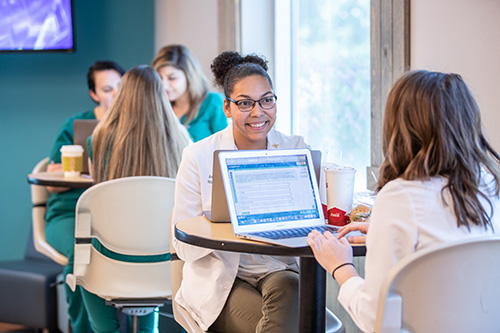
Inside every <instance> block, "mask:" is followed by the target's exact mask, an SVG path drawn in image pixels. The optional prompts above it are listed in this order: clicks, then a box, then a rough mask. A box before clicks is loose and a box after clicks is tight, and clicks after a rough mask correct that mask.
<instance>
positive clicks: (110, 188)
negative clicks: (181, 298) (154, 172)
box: [66, 177, 175, 331]
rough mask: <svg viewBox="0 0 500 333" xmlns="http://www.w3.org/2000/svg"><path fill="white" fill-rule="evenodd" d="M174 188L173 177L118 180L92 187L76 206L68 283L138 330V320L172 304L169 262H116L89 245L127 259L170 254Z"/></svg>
mask: <svg viewBox="0 0 500 333" xmlns="http://www.w3.org/2000/svg"><path fill="white" fill-rule="evenodd" d="M174 187H175V180H174V179H170V178H164V177H127V178H120V179H115V180H111V181H107V182H103V183H100V184H97V185H94V186H93V187H91V188H89V189H88V190H87V191H85V192H84V193H83V194H82V195H81V197H80V199H79V200H78V203H77V206H76V227H75V258H74V268H73V272H74V273H73V274H68V275H67V277H66V283H67V284H68V285H69V286H70V287H71V289H72V290H74V289H75V287H76V285H77V284H78V285H81V286H83V288H85V289H86V290H88V291H89V292H91V293H94V294H96V295H99V296H100V297H102V298H104V299H105V300H106V301H107V302H108V304H111V305H113V306H115V307H117V308H119V309H120V310H121V311H122V312H124V313H126V314H128V315H131V316H132V329H133V330H134V331H135V330H136V329H137V323H138V322H137V316H139V315H146V314H149V313H151V312H152V311H154V309H155V308H156V307H158V306H161V305H163V304H165V303H166V302H168V301H169V300H170V299H171V296H172V291H171V283H170V260H165V261H160V262H148V263H132V262H123V261H118V260H113V259H111V258H108V257H107V256H104V255H103V254H101V253H100V252H98V251H97V250H96V249H95V248H94V247H93V246H92V245H91V240H92V239H93V238H95V239H97V240H99V241H100V243H101V244H102V245H103V246H104V247H106V248H107V249H109V250H111V251H113V252H116V253H119V254H123V255H136V256H138V255H160V254H168V253H169V252H170V232H169V227H170V224H169V218H170V213H171V211H172V208H173V202H174Z"/></svg>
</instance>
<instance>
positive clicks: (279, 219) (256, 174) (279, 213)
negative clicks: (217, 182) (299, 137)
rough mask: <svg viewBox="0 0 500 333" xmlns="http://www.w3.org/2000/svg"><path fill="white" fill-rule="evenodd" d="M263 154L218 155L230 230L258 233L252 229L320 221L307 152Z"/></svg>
mask: <svg viewBox="0 0 500 333" xmlns="http://www.w3.org/2000/svg"><path fill="white" fill-rule="evenodd" d="M267 152H268V153H265V152H264V151H253V152H252V151H233V152H221V153H220V154H219V158H220V159H221V161H220V162H221V168H222V173H223V179H224V187H225V188H226V195H227V196H228V208H229V211H230V214H232V216H231V221H232V222H233V227H234V222H237V226H238V227H241V228H242V229H251V231H259V230H260V229H258V228H257V229H254V228H255V227H257V226H263V228H264V229H263V230H273V229H275V227H274V226H279V227H280V228H283V227H284V225H285V224H286V225H290V228H294V227H296V226H302V225H304V223H306V224H308V223H307V221H310V222H311V224H313V225H314V224H318V221H321V219H323V221H324V218H323V217H322V215H323V214H322V208H321V203H320V199H319V197H318V191H317V183H316V177H315V175H314V167H313V165H312V160H311V155H310V152H309V150H307V149H301V150H294V151H293V152H291V151H287V150H273V151H267ZM226 153H227V154H226ZM253 154H255V155H257V156H252V155H253ZM221 155H222V156H221ZM228 190H229V191H228ZM228 192H229V193H228ZM233 219H235V220H236V221H233ZM287 227H288V226H287ZM248 231H250V230H248Z"/></svg>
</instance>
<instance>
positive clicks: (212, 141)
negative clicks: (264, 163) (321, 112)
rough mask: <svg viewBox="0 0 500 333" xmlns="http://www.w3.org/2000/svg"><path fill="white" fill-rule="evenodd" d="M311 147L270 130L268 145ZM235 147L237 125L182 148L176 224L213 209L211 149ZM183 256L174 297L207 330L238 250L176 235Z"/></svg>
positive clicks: (234, 271) (231, 276)
mask: <svg viewBox="0 0 500 333" xmlns="http://www.w3.org/2000/svg"><path fill="white" fill-rule="evenodd" d="M286 148H309V147H308V146H307V145H306V143H305V142H304V139H303V138H302V137H301V136H287V135H284V134H282V133H280V132H278V131H276V130H274V129H273V130H271V131H270V132H269V133H268V135H267V149H286ZM218 149H224V150H233V149H236V145H235V143H234V136H233V127H232V126H231V125H230V126H228V127H227V128H226V129H224V130H222V131H220V132H218V133H215V134H213V135H211V136H210V137H208V138H206V139H203V140H201V141H198V142H196V143H195V144H193V145H191V146H189V147H187V148H185V149H184V152H183V155H182V162H181V165H180V167H179V172H178V174H177V179H176V186H175V205H174V210H173V215H172V235H174V232H173V226H174V225H175V224H176V223H177V222H179V221H182V220H185V219H188V218H192V217H196V216H201V215H202V214H203V213H202V212H203V211H209V210H210V209H211V200H212V198H211V195H212V166H213V152H214V151H215V150H218ZM172 243H173V246H174V248H175V250H176V252H177V255H178V256H179V258H181V259H182V260H184V261H185V262H186V263H185V265H184V271H183V280H182V284H181V287H180V289H179V291H178V293H177V295H175V300H176V302H178V303H179V304H180V305H181V306H183V307H184V308H186V309H187V311H188V312H189V313H190V314H191V316H192V317H193V318H194V319H195V320H196V321H197V322H198V324H199V325H200V327H201V328H202V329H203V330H207V329H208V328H209V327H210V326H211V325H212V324H213V323H214V321H215V320H216V319H217V317H218V316H219V314H220V312H221V311H222V308H223V307H224V304H225V302H226V299H227V297H228V295H229V292H230V291H231V288H232V286H233V283H234V280H235V278H236V275H237V273H238V266H239V262H240V254H239V253H237V252H225V251H216V250H211V249H205V248H201V247H197V246H192V245H188V244H185V243H182V242H179V241H178V240H177V239H175V236H172Z"/></svg>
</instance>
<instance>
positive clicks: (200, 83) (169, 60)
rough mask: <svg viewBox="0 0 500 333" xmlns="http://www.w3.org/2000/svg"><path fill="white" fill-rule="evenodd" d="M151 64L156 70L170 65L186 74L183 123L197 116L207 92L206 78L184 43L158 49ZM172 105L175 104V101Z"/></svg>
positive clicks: (187, 122)
mask: <svg viewBox="0 0 500 333" xmlns="http://www.w3.org/2000/svg"><path fill="white" fill-rule="evenodd" d="M151 66H152V67H153V68H154V69H155V70H157V71H158V70H160V68H162V67H165V66H172V67H175V68H177V69H179V70H181V71H182V72H184V75H186V81H187V91H188V96H189V110H188V112H187V113H186V116H185V120H184V124H186V125H187V124H189V122H190V121H191V120H193V119H194V118H196V117H197V116H198V112H199V111H200V107H201V104H202V103H203V101H204V100H205V98H206V97H207V94H208V79H207V77H206V76H205V74H204V73H203V70H202V68H201V65H200V62H199V61H198V59H196V57H195V56H194V55H193V54H192V53H191V51H189V49H188V48H187V47H185V46H184V45H168V46H165V47H163V48H162V49H161V50H159V51H158V53H157V54H156V55H155V57H154V59H153V62H152V63H151ZM172 105H175V101H174V102H172Z"/></svg>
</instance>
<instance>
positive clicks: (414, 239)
mask: <svg viewBox="0 0 500 333" xmlns="http://www.w3.org/2000/svg"><path fill="white" fill-rule="evenodd" d="M483 180H485V183H487V184H492V181H493V177H491V176H490V175H489V176H486V174H483ZM446 182H447V180H446V179H445V178H441V177H433V178H430V179H429V180H426V181H418V180H403V179H396V180H393V181H391V182H389V183H387V184H386V185H385V186H384V187H383V188H382V190H381V191H380V192H379V193H378V195H377V198H376V199H375V204H374V206H373V212H372V219H371V223H370V229H369V231H368V235H367V239H366V248H367V254H366V262H365V279H362V278H360V277H352V278H350V279H349V280H347V281H346V282H345V283H344V284H343V285H342V287H341V288H340V291H339V296H338V299H339V301H340V303H341V304H342V305H343V307H344V308H345V309H346V310H347V312H348V313H349V315H350V316H351V318H352V319H353V320H354V322H355V323H356V325H357V326H358V327H359V328H360V329H361V330H362V331H363V332H373V331H374V328H375V317H376V314H377V306H378V299H379V294H380V289H381V288H382V284H383V282H384V279H385V277H386V274H387V272H388V271H389V270H390V269H391V268H392V267H393V266H395V265H396V264H397V263H398V262H399V261H400V260H402V259H403V258H405V257H407V256H409V255H411V254H412V253H414V252H417V251H420V250H423V249H426V248H429V247H432V246H435V245H438V244H444V243H448V242H453V241H457V240H460V239H466V238H472V237H479V236H487V235H493V234H498V233H499V232H500V231H499V230H500V215H499V210H500V202H499V200H498V197H493V196H491V197H490V200H491V203H492V208H493V216H492V224H493V227H494V230H495V231H492V230H491V229H488V230H485V229H484V227H481V226H471V227H470V230H468V229H467V228H466V227H464V226H462V227H460V228H459V227H457V220H456V216H455V213H454V211H453V202H452V199H451V196H450V194H449V192H447V191H445V192H442V189H443V187H444V186H445V185H446ZM485 193H488V191H485ZM442 195H443V196H444V199H445V200H446V202H447V203H448V204H445V203H444V202H443V199H442V198H443V197H442ZM480 200H481V202H482V203H483V206H484V207H486V211H488V212H489V205H488V204H487V203H486V201H485V200H484V199H483V198H480ZM452 282H453V281H452ZM421 287H422V288H425V286H421Z"/></svg>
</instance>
